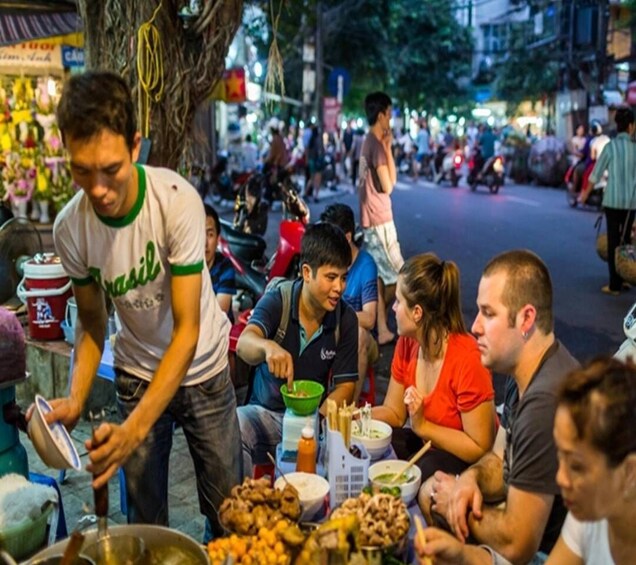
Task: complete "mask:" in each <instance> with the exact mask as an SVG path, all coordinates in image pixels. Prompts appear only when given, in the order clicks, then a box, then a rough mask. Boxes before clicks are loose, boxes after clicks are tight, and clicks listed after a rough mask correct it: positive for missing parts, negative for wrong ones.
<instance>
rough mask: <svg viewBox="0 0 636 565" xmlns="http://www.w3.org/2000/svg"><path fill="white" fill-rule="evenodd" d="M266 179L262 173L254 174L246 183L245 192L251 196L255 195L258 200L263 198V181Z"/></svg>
mask: <svg viewBox="0 0 636 565" xmlns="http://www.w3.org/2000/svg"><path fill="white" fill-rule="evenodd" d="M264 182H265V179H264V178H263V177H262V175H252V176H251V177H250V178H249V179H248V180H247V184H246V185H245V193H246V194H247V195H249V196H253V197H254V198H256V199H257V200H260V199H261V196H262V195H263V183H264Z"/></svg>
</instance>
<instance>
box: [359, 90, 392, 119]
mask: <svg viewBox="0 0 636 565" xmlns="http://www.w3.org/2000/svg"><path fill="white" fill-rule="evenodd" d="M389 106H391V98H390V97H389V95H388V94H385V93H384V92H372V93H371V94H368V95H367V97H366V98H365V99H364V112H365V114H366V115H367V121H368V122H369V125H370V126H372V125H373V124H375V122H376V121H377V120H378V115H379V114H380V112H385V111H386V109H387V108H388V107H389Z"/></svg>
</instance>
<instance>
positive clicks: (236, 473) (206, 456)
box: [115, 367, 243, 536]
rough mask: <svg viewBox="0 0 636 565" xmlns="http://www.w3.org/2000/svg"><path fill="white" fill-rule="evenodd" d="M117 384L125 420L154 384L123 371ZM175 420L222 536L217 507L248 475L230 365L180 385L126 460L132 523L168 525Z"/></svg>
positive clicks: (203, 505)
mask: <svg viewBox="0 0 636 565" xmlns="http://www.w3.org/2000/svg"><path fill="white" fill-rule="evenodd" d="M115 385H116V390H117V405H118V408H119V412H120V414H121V416H122V418H124V419H125V418H127V417H128V416H129V415H130V413H131V412H132V411H133V410H134V409H135V407H136V406H137V404H138V403H139V400H140V399H141V397H142V396H143V394H144V393H145V392H146V389H147V388H148V385H149V383H148V382H146V381H144V380H142V379H139V378H137V377H135V376H133V375H130V374H128V373H125V372H123V371H119V370H118V371H117V377H116V379H115ZM175 423H176V424H179V425H180V426H182V427H183V432H184V435H185V438H186V441H187V442H188V447H189V449H190V455H191V456H192V460H193V461H194V469H195V473H196V480H197V491H198V495H199V507H200V509H201V512H202V514H204V515H205V517H206V518H207V520H208V521H209V522H210V525H211V527H212V533H213V534H214V535H215V536H222V535H224V530H223V528H222V527H221V524H220V522H219V518H218V515H217V511H218V509H219V507H220V506H221V503H222V502H223V500H224V499H225V498H226V497H228V496H229V495H230V490H231V489H232V487H233V486H234V485H236V484H239V483H240V482H241V480H242V478H243V460H242V453H241V435H240V432H239V425H238V418H237V415H236V396H235V393H234V387H233V386H232V381H231V380H230V374H229V369H228V368H227V367H226V368H225V369H224V370H223V371H221V372H220V373H219V374H218V375H215V376H213V377H211V378H210V379H208V380H206V381H204V382H202V383H200V384H198V385H193V386H182V387H179V389H178V391H177V393H176V394H175V396H174V397H173V399H172V400H171V401H170V404H168V407H167V408H166V410H165V411H164V413H163V414H162V415H161V416H160V417H159V419H158V420H157V422H156V423H155V425H154V426H153V427H152V429H151V430H150V433H149V434H148V437H146V439H145V440H144V442H143V443H142V444H141V445H140V446H139V447H138V448H137V449H136V450H135V452H134V453H133V454H132V455H131V456H130V457H129V459H128V460H127V461H126V463H125V464H124V471H125V474H126V486H127V497H128V522H129V523H145V524H159V525H163V526H167V525H168V461H169V459H170V448H171V447H172V433H173V428H174V425H175ZM206 529H207V528H206Z"/></svg>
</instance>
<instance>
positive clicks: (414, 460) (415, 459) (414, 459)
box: [388, 439, 432, 485]
mask: <svg viewBox="0 0 636 565" xmlns="http://www.w3.org/2000/svg"><path fill="white" fill-rule="evenodd" d="M431 445H432V443H431V440H430V439H429V440H428V441H427V442H426V443H425V444H424V446H423V447H422V449H420V450H419V451H418V452H417V453H416V454H415V455H413V457H411V458H410V459H409V460H408V463H407V464H406V467H404V469H402V470H401V471H400V472H399V473H395V476H394V477H393V478H392V479H391V480H390V481H389V482H388V484H389V485H394V484H395V483H397V481H398V479H399V478H400V477H401V476H402V475H404V474H405V473H406V472H407V471H408V470H409V469H410V468H411V467H413V465H415V463H417V462H418V461H419V460H420V457H422V455H424V454H425V453H426V452H427V451H428V450H429V449H430V448H431Z"/></svg>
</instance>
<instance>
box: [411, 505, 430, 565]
mask: <svg viewBox="0 0 636 565" xmlns="http://www.w3.org/2000/svg"><path fill="white" fill-rule="evenodd" d="M413 518H414V519H415V529H416V530H417V537H418V539H419V540H420V545H421V546H422V547H424V546H425V545H426V534H425V533H424V526H423V525H422V520H420V517H419V516H417V515H415V516H414V517H413ZM421 564H422V565H433V560H432V559H431V558H430V557H429V556H428V555H423V556H421Z"/></svg>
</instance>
